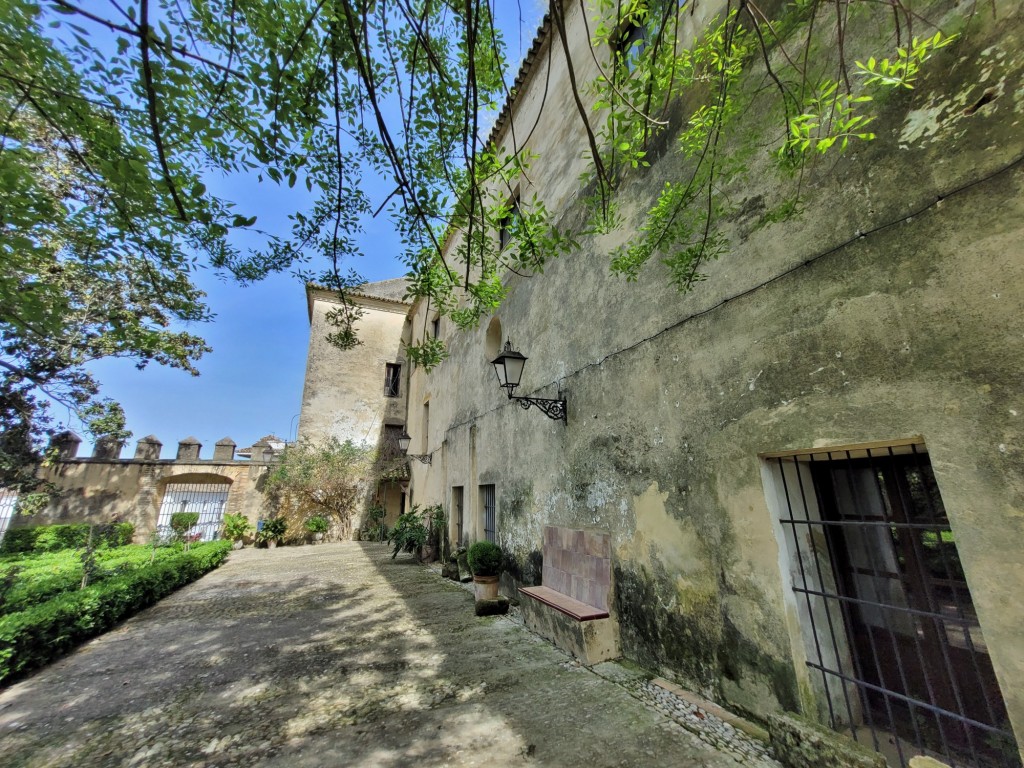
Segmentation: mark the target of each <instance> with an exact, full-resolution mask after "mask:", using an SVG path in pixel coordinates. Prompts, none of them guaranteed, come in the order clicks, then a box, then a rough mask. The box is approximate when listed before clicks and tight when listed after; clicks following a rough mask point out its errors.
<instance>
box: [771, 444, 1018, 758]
mask: <svg viewBox="0 0 1024 768" xmlns="http://www.w3.org/2000/svg"><path fill="white" fill-rule="evenodd" d="M768 462H769V464H770V465H771V475H772V478H773V479H772V482H773V484H774V486H775V494H776V496H777V499H778V505H777V506H778V509H779V511H780V522H781V523H782V525H783V532H784V534H785V539H786V540H785V546H786V548H787V550H788V554H789V556H790V559H791V561H792V568H791V571H790V574H789V575H790V578H791V580H792V588H793V590H794V592H795V593H796V597H797V606H798V610H799V612H800V615H801V621H802V624H803V629H804V639H805V645H806V646H807V658H808V661H807V665H808V667H809V668H810V669H811V670H812V676H811V680H812V684H813V685H815V686H816V688H817V690H818V692H819V694H821V696H820V698H821V699H822V701H823V705H824V707H823V708H826V709H827V716H828V719H829V720H830V722H831V724H832V726H833V727H834V728H835V729H837V730H839V731H843V732H846V733H848V734H850V735H852V736H853V737H854V738H855V739H856V740H857V741H860V742H862V743H864V744H865V745H866V746H870V747H872V748H873V749H875V750H877V751H880V752H883V753H884V754H886V756H887V757H889V758H890V760H892V761H894V762H895V761H898V763H899V764H900V765H906V764H907V762H908V761H909V759H910V757H912V756H913V755H916V754H921V753H926V754H933V755H938V756H941V757H942V758H943V759H944V760H945V761H946V762H949V763H951V764H954V765H972V766H1015V767H1019V766H1020V765H1021V763H1020V759H1019V753H1018V750H1017V746H1016V742H1015V740H1014V737H1013V733H1012V731H1011V729H1010V726H1009V721H1008V718H1007V714H1006V707H1005V705H1004V703H1003V699H1002V696H1001V693H1000V690H999V686H998V684H997V682H996V678H995V672H994V670H993V668H992V662H991V661H990V659H989V654H988V647H987V646H986V644H985V639H984V637H983V635H982V631H981V626H980V624H979V622H978V617H977V613H976V612H975V610H974V604H973V601H972V599H971V593H970V590H969V588H968V585H967V581H966V578H965V576H964V569H963V567H962V565H961V562H960V556H959V553H958V552H957V547H956V541H955V538H954V535H953V531H952V529H951V527H950V522H949V518H948V517H947V515H946V510H945V508H944V506H943V503H942V498H941V496H940V494H939V488H938V485H937V483H936V481H935V476H934V474H933V472H932V468H931V464H930V462H929V460H928V454H927V451H926V449H925V447H924V445H923V444H920V443H909V444H903V445H898V446H888V447H883V448H874V447H871V448H859V449H858V448H851V449H849V450H829V451H826V452H814V453H810V452H808V453H800V454H791V455H786V456H777V457H772V458H769V459H768Z"/></svg>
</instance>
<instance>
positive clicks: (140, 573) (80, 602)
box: [0, 541, 231, 682]
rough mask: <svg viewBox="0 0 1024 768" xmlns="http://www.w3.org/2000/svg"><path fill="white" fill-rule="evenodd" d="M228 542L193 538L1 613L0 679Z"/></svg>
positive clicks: (179, 580) (154, 596) (64, 646)
mask: <svg viewBox="0 0 1024 768" xmlns="http://www.w3.org/2000/svg"><path fill="white" fill-rule="evenodd" d="M230 551H231V542H228V541H214V542H210V543H209V544H198V545H196V546H193V547H192V548H191V549H190V550H189V551H188V552H175V553H174V554H173V555H171V556H169V557H166V558H164V559H161V560H158V561H157V562H155V563H154V564H153V565H146V566H142V567H138V568H136V569H135V570H131V571H128V572H125V573H121V574H119V575H116V576H110V577H109V578H107V579H105V580H104V581H102V582H100V583H98V584H93V585H91V586H88V587H86V588H85V589H81V590H77V591H75V592H64V593H62V594H60V595H58V596H56V597H54V598H53V599H51V600H48V601H46V602H45V603H41V604H39V605H35V606H33V607H31V608H28V609H27V610H24V611H19V612H17V613H10V614H8V615H6V616H2V617H0V682H3V681H5V680H7V679H8V678H9V677H11V676H12V675H16V674H18V673H20V672H25V671H27V670H30V669H34V668H36V667H39V666H42V665H43V664H47V663H48V662H50V661H52V660H53V659H55V658H57V657H58V656H60V655H61V654H63V653H65V652H66V651H68V650H69V649H71V648H72V647H74V646H75V645H77V644H78V643H80V642H82V641H83V640H87V639H88V638H90V637H93V636H95V635H98V634H100V633H101V632H104V631H105V630H107V629H109V628H110V627H112V626H113V625H114V624H116V623H117V622H118V621H120V620H121V619H124V618H126V617H128V616H130V615H132V614H134V613H136V612H138V611H140V610H142V609H143V608H146V607H148V606H150V605H152V604H153V603H155V602H156V601H157V600H159V599H160V598H162V597H165V596H166V595H168V594H170V593H171V592H173V591H174V590H175V589H177V588H178V587H181V586H184V585H185V584H188V583H189V582H190V581H194V580H196V579H198V578H199V577H200V576H202V575H203V574H204V573H206V572H207V571H211V570H213V569H214V568H216V567H217V566H218V565H220V564H221V563H222V562H224V559H225V558H226V557H227V556H228V553H229V552H230Z"/></svg>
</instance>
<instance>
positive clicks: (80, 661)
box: [0, 542, 747, 768]
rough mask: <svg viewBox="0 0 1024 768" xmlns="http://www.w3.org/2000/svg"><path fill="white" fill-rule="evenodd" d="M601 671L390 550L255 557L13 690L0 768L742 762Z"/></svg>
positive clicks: (345, 548) (0, 709)
mask: <svg viewBox="0 0 1024 768" xmlns="http://www.w3.org/2000/svg"><path fill="white" fill-rule="evenodd" d="M602 668H603V669H604V671H603V672H602V674H603V675H605V676H604V677H602V676H601V675H599V674H595V673H594V672H592V671H590V670H588V669H586V668H583V667H580V666H579V665H577V664H575V663H573V662H572V661H571V659H570V658H569V657H567V656H566V655H564V654H563V653H561V652H559V651H558V650H556V649H555V648H553V647H552V646H551V645H549V644H548V643H547V642H545V641H543V640H541V639H540V638H538V637H536V636H535V635H533V634H531V633H530V632H528V631H526V630H525V629H524V628H522V627H521V626H519V625H518V624H516V623H515V622H513V621H510V620H509V619H506V618H497V619H495V618H477V617H476V616H474V615H473V601H472V597H471V596H470V595H469V594H468V593H467V592H466V591H465V590H464V589H462V588H461V587H460V586H458V585H455V584H452V583H451V582H446V581H443V580H441V579H440V578H439V577H438V576H437V575H436V574H434V573H433V572H431V571H430V570H429V569H427V568H424V567H422V566H419V565H417V564H415V563H413V562H412V561H411V560H408V559H403V558H401V557H400V558H399V559H398V560H391V559H390V557H389V553H388V552H386V551H385V550H384V549H383V548H382V547H381V545H378V544H365V543H364V544H359V543H353V542H349V543H341V544H326V545H322V546H318V547H296V548H290V547H289V548H278V549H277V550H273V551H266V550H244V551H241V552H236V553H233V554H232V556H231V558H230V560H229V561H228V562H227V563H226V564H225V565H224V566H222V567H221V568H220V569H218V570H217V571H215V572H213V573H211V574H209V575H207V576H206V577H204V578H203V579H201V580H200V581H198V582H196V583H195V584H192V585H190V586H188V587H186V588H184V589H182V590H181V591H179V592H177V593H176V594H174V595H172V596H171V597H169V598H167V599H165V600H164V601H162V602H161V603H160V604H159V605H157V606H154V607H153V608H151V609H150V610H148V611H144V612H143V613H141V614H139V615H138V616H136V617H135V618H133V619H130V620H129V621H127V622H125V623H124V624H122V625H121V626H120V627H118V628H117V629H115V630H113V631H111V632H109V633H107V634H106V635H104V636H103V637H100V638H97V639H96V640H94V641H93V642H91V643H89V644H88V645H86V646H84V647H82V648H81V649H79V650H78V651H77V652H75V653H74V654H72V655H71V656H68V657H67V658H65V659H63V660H61V661H59V662H57V663H56V664H53V665H51V666H50V667H48V668H46V669H44V670H42V671H41V672H39V673H38V674H36V675H35V676H33V677H30V678H28V679H26V680H24V681H22V682H21V683H19V684H17V685H14V686H12V687H11V688H9V689H7V690H5V691H3V692H0V763H2V764H3V765H4V766H5V768H14V767H15V766H33V767H36V766H38V767H39V768H42V767H43V766H46V768H50V767H51V766H68V767H69V768H70V767H71V766H75V767H76V768H83V767H86V766H207V768H213V766H232V765H239V766H267V767H270V766H274V767H277V766H280V767H282V768H283V767H284V766H288V768H293V767H294V768H306V767H309V768H312V767H313V766H317V767H319V766H324V767H325V768H326V767H327V766H331V767H333V766H409V765H417V766H435V765H451V766H518V765H530V766H539V765H545V766H587V768H597V767H598V766H634V765H642V766H701V765H705V766H729V767H730V768H735V766H737V765H738V764H740V762H743V763H744V764H747V762H746V761H741V760H737V759H736V758H734V757H733V756H731V755H730V754H728V753H726V752H724V751H717V750H715V749H714V748H713V747H712V746H710V745H708V744H706V743H704V742H702V741H700V740H699V739H697V738H696V737H695V736H693V735H692V734H691V733H689V732H688V731H685V730H683V729H682V728H680V727H679V726H678V725H676V724H675V723H673V722H672V721H671V720H669V719H667V718H666V717H665V716H664V715H662V714H659V713H658V712H657V711H656V710H655V709H653V708H651V707H648V706H646V705H645V704H644V703H642V702H641V701H640V700H638V699H637V698H635V697H634V696H633V695H631V694H630V692H629V690H628V685H627V686H623V685H619V684H616V683H615V682H612V681H610V680H608V679H606V678H607V677H613V676H615V675H621V676H623V678H626V679H628V677H629V673H628V672H627V671H626V670H625V669H624V668H622V667H620V666H619V665H602ZM615 670H618V672H616V671H615Z"/></svg>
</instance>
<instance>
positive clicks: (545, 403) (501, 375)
mask: <svg viewBox="0 0 1024 768" xmlns="http://www.w3.org/2000/svg"><path fill="white" fill-rule="evenodd" d="M527 359H528V358H527V357H526V356H525V355H523V354H521V353H520V352H517V351H516V350H515V349H513V347H512V341H511V339H510V340H508V341H506V342H505V348H504V349H502V351H501V354H500V355H498V356H497V357H496V358H494V359H493V360H492V361H491V364H492V365H493V366H494V372H495V373H496V374H498V386H499V387H501V388H502V389H504V390H505V393H506V394H507V395H508V399H509V400H515V401H516V402H517V403H519V405H521V406H522V407H523V410H524V411H528V410H529V409H530V406H531V405H535V406H537V408H538V409H539V410H541V411H543V412H544V415H545V416H547V417H548V418H549V419H558V420H561V422H562V423H563V424H567V423H568V408H567V407H566V401H565V398H564V397H559V398H557V399H554V400H552V399H549V398H544V397H516V396H515V395H514V394H513V393H514V392H515V390H516V387H518V386H519V382H520V380H521V379H522V378H523V368H525V367H526V361H527Z"/></svg>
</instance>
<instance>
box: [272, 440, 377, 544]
mask: <svg viewBox="0 0 1024 768" xmlns="http://www.w3.org/2000/svg"><path fill="white" fill-rule="evenodd" d="M371 461H372V455H371V454H370V452H369V451H366V450H364V449H362V448H359V447H358V446H355V445H353V444H352V442H351V441H349V440H346V441H345V442H344V443H342V442H340V441H339V440H337V439H336V438H329V439H328V440H326V441H324V442H320V443H314V442H310V441H302V442H299V443H296V444H295V445H290V446H288V447H287V448H285V450H284V453H283V454H282V455H281V460H280V462H279V463H278V464H277V466H276V467H274V469H273V471H272V472H271V473H270V476H269V477H268V478H267V482H266V485H265V486H264V489H263V490H264V493H265V494H266V495H267V498H268V499H269V501H270V503H271V506H272V507H273V508H276V510H277V516H278V517H283V518H285V519H286V520H288V521H289V523H290V524H291V525H290V528H291V530H293V531H302V530H304V529H305V522H306V521H307V520H309V519H310V518H312V517H323V518H326V519H327V520H328V521H329V522H330V523H332V524H334V525H337V526H338V528H339V529H340V533H341V535H342V536H343V537H344V536H347V535H348V533H349V530H350V527H351V522H352V515H353V513H354V512H355V511H356V507H357V505H358V503H359V501H360V500H361V499H362V498H363V496H364V495H365V490H366V483H367V479H368V477H369V468H370V465H371Z"/></svg>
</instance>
